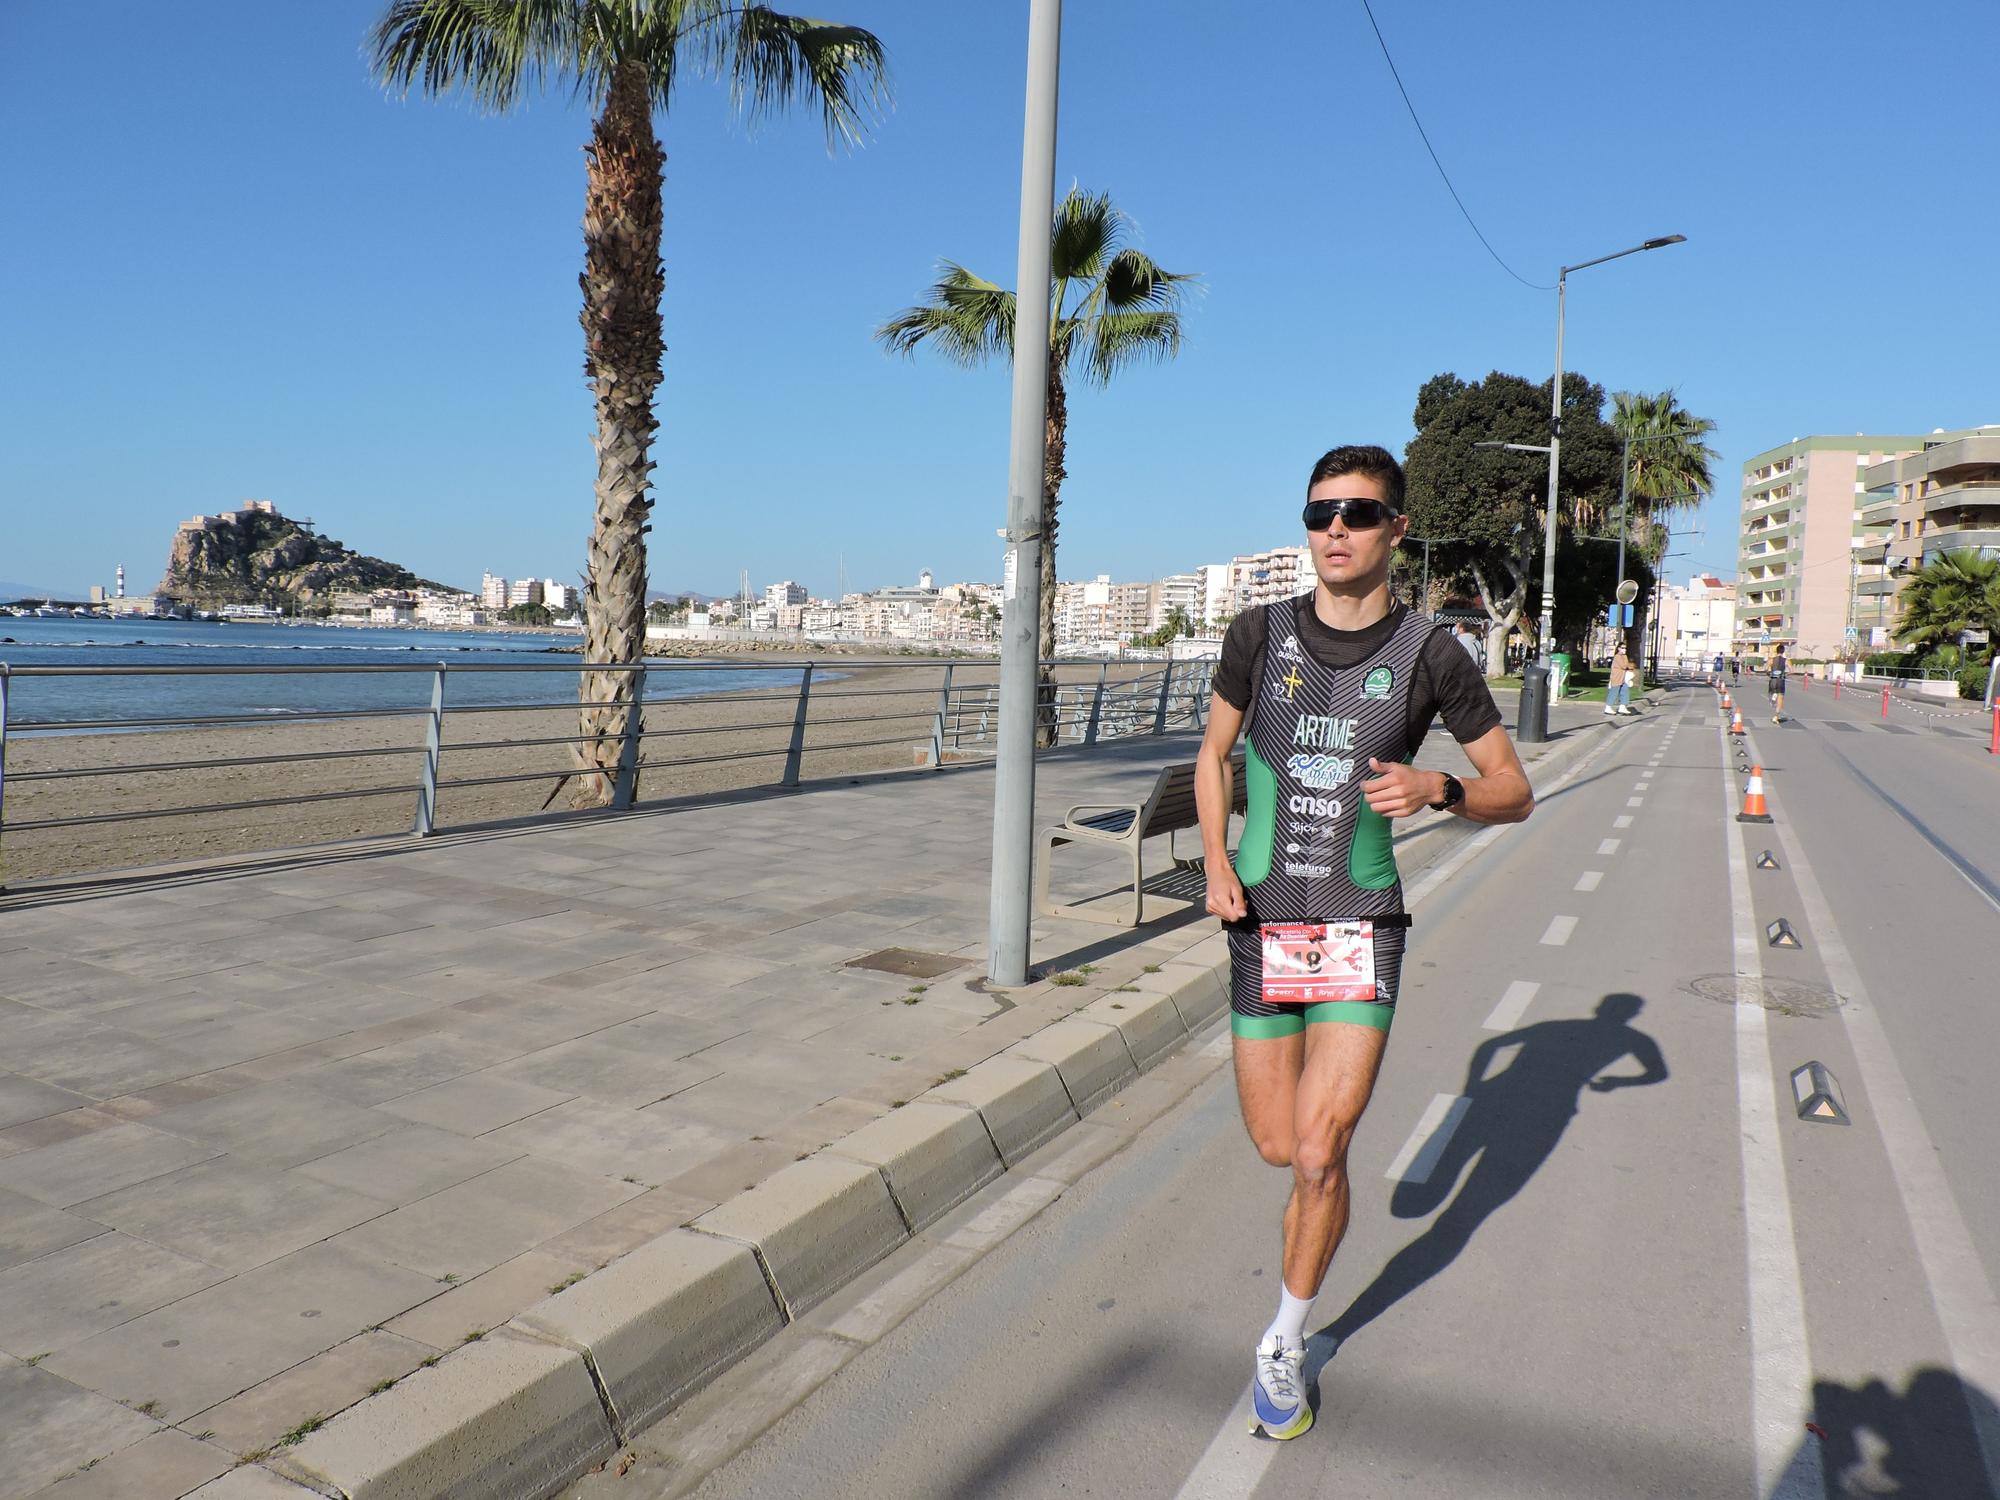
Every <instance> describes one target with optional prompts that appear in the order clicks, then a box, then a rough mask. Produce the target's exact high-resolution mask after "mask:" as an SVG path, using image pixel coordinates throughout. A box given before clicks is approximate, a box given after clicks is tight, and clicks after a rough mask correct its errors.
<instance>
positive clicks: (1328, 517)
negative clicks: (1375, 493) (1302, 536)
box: [1305, 496, 1396, 531]
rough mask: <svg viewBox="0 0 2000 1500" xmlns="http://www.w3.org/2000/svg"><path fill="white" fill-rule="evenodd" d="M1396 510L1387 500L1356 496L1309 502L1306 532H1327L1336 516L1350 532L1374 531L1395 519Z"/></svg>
mask: <svg viewBox="0 0 2000 1500" xmlns="http://www.w3.org/2000/svg"><path fill="white" fill-rule="evenodd" d="M1395 515H1396V509H1395V507H1394V506H1392V505H1390V504H1389V503H1388V502H1387V501H1386V500H1373V499H1367V498H1364V497H1361V496H1354V497H1352V498H1349V499H1345V500H1308V501H1307V502H1306V514H1305V521H1306V530H1307V531H1325V530H1326V529H1327V528H1328V527H1329V526H1331V525H1332V524H1333V518H1334V517H1335V516H1339V517H1340V523H1341V525H1343V526H1345V527H1346V528H1347V529H1348V530H1349V531H1372V530H1373V529H1374V528H1375V527H1377V526H1380V525H1381V524H1382V523H1383V522H1384V521H1389V520H1393V519H1395Z"/></svg>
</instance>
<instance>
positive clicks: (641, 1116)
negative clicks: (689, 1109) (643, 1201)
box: [480, 1098, 738, 1186]
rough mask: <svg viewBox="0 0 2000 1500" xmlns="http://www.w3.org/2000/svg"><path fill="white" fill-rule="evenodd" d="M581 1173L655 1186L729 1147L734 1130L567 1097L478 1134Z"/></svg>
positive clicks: (484, 1138) (732, 1140)
mask: <svg viewBox="0 0 2000 1500" xmlns="http://www.w3.org/2000/svg"><path fill="white" fill-rule="evenodd" d="M480 1139H481V1140H482V1141H492V1142H495V1143H496V1144H499V1145H504V1146H507V1147H509V1148H510V1149H514V1150H518V1151H521V1152H524V1153H526V1154H528V1155H532V1156H533V1157H535V1158H536V1159H537V1160H539V1161H554V1162H560V1163H562V1164H563V1165H564V1166H569V1167H574V1168H576V1169H577V1170H578V1171H580V1172H594V1173H596V1174H597V1175H598V1176H600V1177H611V1178H616V1179H620V1180H624V1179H628V1178H637V1179H638V1180H639V1181H640V1182H642V1183H644V1184H646V1185H647V1186H656V1185H658V1184H659V1183H662V1182H665V1181H666V1180H667V1179H668V1178H669V1177H673V1176H676V1175H678V1174H679V1173H681V1172H685V1171H687V1170H689V1169H690V1168H692V1167H693V1166H695V1164H696V1163H698V1162H699V1161H701V1160H702V1159H704V1158H705V1157H708V1156H710V1155H712V1154H713V1153H715V1152H717V1151H719V1150H721V1149H722V1148H723V1147H725V1146H729V1145H733V1144H734V1143H735V1141H736V1140H737V1139H738V1137H737V1135H736V1133H735V1132H733V1131H724V1130H718V1129H716V1128H714V1127H713V1126H709V1125H705V1124H701V1123H698V1122H694V1121H686V1120H674V1119H667V1118H663V1117H661V1116H657V1115H648V1114H645V1113H643V1112H641V1111H639V1110H635V1109H629V1108H625V1107H623V1106H620V1105H614V1104H606V1103H603V1102H601V1101H599V1100H595V1099H588V1098H584V1099H572V1100H570V1101H569V1102H568V1103H566V1104H558V1105H557V1106H556V1107H555V1108H553V1109H548V1110H544V1111H543V1112H542V1113H540V1114H538V1115H532V1116H530V1117H529V1118H528V1119H525V1120H521V1121H519V1122H518V1123H516V1124H513V1125H508V1126H506V1127H504V1128H502V1129H500V1130H496V1131H494V1132H493V1133H492V1134H490V1135H486V1136H482V1137H480Z"/></svg>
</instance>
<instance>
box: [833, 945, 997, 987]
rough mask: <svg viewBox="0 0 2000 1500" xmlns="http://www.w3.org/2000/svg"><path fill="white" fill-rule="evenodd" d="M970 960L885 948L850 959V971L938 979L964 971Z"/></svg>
mask: <svg viewBox="0 0 2000 1500" xmlns="http://www.w3.org/2000/svg"><path fill="white" fill-rule="evenodd" d="M968 962H970V960H967V959H963V958H953V957H952V956H951V955H950V954H948V953H924V952H920V951H919V950H917V949H915V948H884V949H882V950H880V951H879V952H876V953H867V954H863V955H862V956H861V957H860V958H850V959H849V960H848V961H847V967H848V968H850V969H879V970H880V971H881V972H882V973H884V974H901V975H903V976H904V977H906V978H909V979H936V978H937V977H938V976H939V975H941V974H949V973H950V972H951V971H952V970H953V969H962V968H964V967H965V966H966V964H967V963H968Z"/></svg>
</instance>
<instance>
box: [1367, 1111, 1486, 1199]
mask: <svg viewBox="0 0 2000 1500" xmlns="http://www.w3.org/2000/svg"><path fill="white" fill-rule="evenodd" d="M1471 1104H1472V1101H1471V1100H1470V1099H1468V1098H1466V1096H1465V1095H1463V1094H1439V1095H1438V1096H1437V1097H1436V1098H1435V1099H1433V1100H1431V1102H1430V1107H1429V1108H1427V1109H1426V1110H1425V1111H1424V1116H1423V1118H1422V1119H1421V1120H1419V1121H1417V1128H1416V1129H1415V1130H1413V1131H1411V1132H1410V1138H1409V1139H1408V1140H1407V1141H1404V1142H1403V1149H1402V1150H1400V1151H1398V1152H1397V1153H1396V1159H1395V1160H1394V1161H1392V1162H1390V1163H1389V1170H1388V1171H1387V1172H1385V1173H1383V1174H1382V1175H1383V1176H1385V1177H1387V1178H1388V1179H1389V1180H1390V1181H1391V1182H1407V1183H1410V1184H1412V1185H1416V1186H1420V1185H1422V1184H1423V1183H1426V1182H1429V1181H1430V1180H1431V1173H1433V1172H1435V1171H1436V1170H1437V1164H1438V1159H1439V1158H1440V1157H1442V1156H1443V1155H1444V1148H1445V1147H1446V1146H1449V1145H1450V1144H1451V1137H1452V1132H1453V1131H1455V1130H1457V1129H1458V1122H1459V1121H1460V1120H1463V1119H1464V1118H1465V1112H1466V1110H1467V1109H1468V1108H1470V1107H1471Z"/></svg>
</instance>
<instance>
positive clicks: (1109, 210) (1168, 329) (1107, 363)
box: [875, 187, 1196, 745]
mask: <svg viewBox="0 0 2000 1500" xmlns="http://www.w3.org/2000/svg"><path fill="white" fill-rule="evenodd" d="M1133 229H1134V225H1133V223H1132V221H1131V220H1130V219H1128V218H1127V217H1126V216H1125V215H1124V214H1123V213H1121V212H1120V211H1119V210H1118V209H1117V208H1116V207H1115V206H1114V205H1113V204H1112V202H1111V195H1110V194H1109V193H1099V194H1095V195H1091V194H1086V193H1084V192H1082V191H1081V190H1080V189H1078V188H1075V187H1072V188H1071V189H1070V190H1069V192H1068V193H1067V194H1066V195H1065V196H1064V198H1063V200H1062V202H1061V203H1059V204H1057V205H1056V212H1055V223H1054V226H1053V240H1052V243H1051V246H1050V254H1049V280H1050V287H1049V375H1048V408H1047V411H1048V414H1047V417H1046V419H1045V420H1046V433H1047V439H1048V448H1047V457H1046V458H1045V459H1044V461H1043V466H1042V566H1041V619H1040V620H1039V621H1038V622H1037V623H1038V625H1039V627H1040V628H1039V631H1038V634H1037V642H1038V644H1037V654H1038V655H1039V656H1040V658H1041V660H1042V661H1044V662H1047V661H1050V660H1052V659H1053V658H1054V656H1055V654H1056V507H1057V505H1058V504H1059V503H1060V500H1061V495H1062V482H1063V476H1064V472H1065V471H1064V468H1063V450H1064V446H1065V442H1066V435H1067V432H1068V429H1069V406H1068V399H1067V388H1068V380H1069V377H1070V374H1071V373H1072V372H1074V373H1075V374H1077V375H1080V376H1081V377H1082V378H1083V379H1084V380H1085V381H1086V382H1088V383H1091V384H1095V385H1100V386H1101V385H1108V384H1110V382H1111V379H1112V377H1113V376H1115V375H1117V374H1118V373H1119V372H1120V371H1121V370H1123V369H1125V368H1126V367H1127V366H1129V365H1133V364H1137V363H1140V362H1142V361H1149V360H1166V359H1172V358H1173V357H1174V356H1175V355H1176V354H1178V353H1180V348H1181V308H1182V306H1183V304H1184V302H1185V300H1186V296H1187V288H1188V285H1189V283H1191V282H1193V281H1194V280H1195V279H1196V278H1195V277H1194V275H1192V274H1183V273H1177V272H1174V271H1168V270H1163V269H1162V268H1161V267H1160V266H1159V265H1158V264H1157V263H1156V262H1155V261H1154V260H1153V258H1152V257H1151V256H1149V255H1147V254H1146V253H1145V252H1144V251H1142V250H1135V249H1132V248H1130V247H1129V246H1128V245H1127V243H1126V242H1127V241H1128V240H1129V239H1130V238H1131V236H1132V233H1133ZM875 337H876V338H878V339H880V340H881V341H882V342H883V343H884V344H885V345H887V346H888V347H889V348H890V349H891V350H893V351H895V352H896V353H898V354H914V353H915V352H916V349H917V346H918V345H919V344H925V343H928V344H931V345H933V346H934V347H935V348H936V349H937V350H938V352H939V353H941V354H943V355H944V357H945V358H946V359H948V360H950V361H951V362H952V363H953V364H957V365H963V366H966V367H968V368H970V367H972V366H975V365H981V364H984V363H986V361H987V360H989V359H1008V360H1011V359H1012V358H1013V354H1014V294H1013V293H1012V292H1010V291H1007V290H1005V289H1004V288H1002V287H1000V286H997V285H995V284H994V283H993V282H990V281H988V280H986V279H985V278H984V277H982V276H977V275H974V274H973V273H972V272H971V271H968V270H966V269H965V267H964V266H961V265H959V264H957V263H956V262H954V261H945V262H943V263H942V264H941V265H940V266H939V268H938V279H937V281H936V282H935V283H934V284H933V285H932V287H931V289H930V292H929V294H928V295H927V296H926V298H925V300H924V301H923V302H920V303H919V304H917V305H916V306H915V307H909V308H905V309H904V310H903V311H902V312H900V313H898V314H896V316H895V317H893V318H891V319H890V320H889V321H888V322H886V323H884V324H883V325H882V326H881V327H880V328H878V329H876V330H875ZM1039 697H1040V700H1041V705H1042V706H1041V713H1040V718H1041V730H1040V739H1041V743H1042V744H1044V745H1053V744H1054V743H1055V732H1056V728H1057V725H1056V722H1055V715H1054V704H1055V675H1054V672H1053V670H1052V669H1050V668H1048V667H1046V666H1045V667H1043V668H1042V676H1041V690H1040V693H1039Z"/></svg>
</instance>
